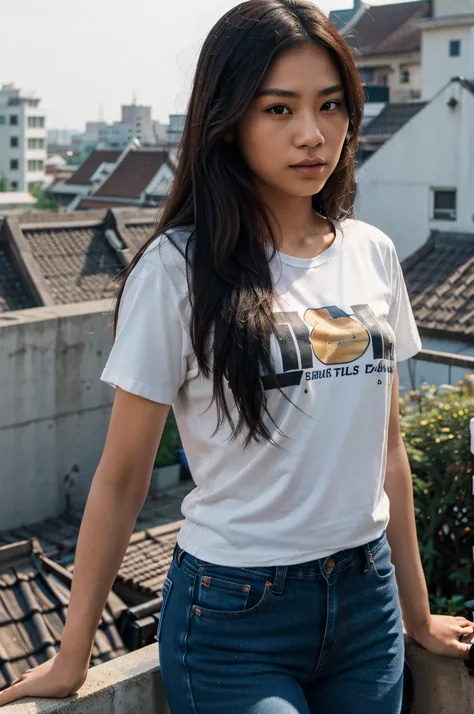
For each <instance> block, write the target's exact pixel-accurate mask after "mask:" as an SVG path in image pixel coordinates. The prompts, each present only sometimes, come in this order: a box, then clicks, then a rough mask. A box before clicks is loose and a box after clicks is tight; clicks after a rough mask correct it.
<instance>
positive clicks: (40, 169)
mask: <svg viewBox="0 0 474 714" xmlns="http://www.w3.org/2000/svg"><path fill="white" fill-rule="evenodd" d="M36 163H37V164H38V171H44V161H37V162H36Z"/></svg>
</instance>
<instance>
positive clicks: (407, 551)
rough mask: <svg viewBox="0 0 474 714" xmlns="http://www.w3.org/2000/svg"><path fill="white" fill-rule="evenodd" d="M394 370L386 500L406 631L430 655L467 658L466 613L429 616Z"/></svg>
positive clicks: (469, 628)
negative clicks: (464, 640) (462, 638)
mask: <svg viewBox="0 0 474 714" xmlns="http://www.w3.org/2000/svg"><path fill="white" fill-rule="evenodd" d="M399 415H400V405H399V381H398V374H397V375H396V377H395V380H394V383H393V386H392V402H391V410H390V424H389V433H388V452H387V471H386V475H385V491H386V492H387V495H388V497H389V499H390V523H389V525H388V528H387V536H388V540H389V543H390V546H391V549H392V561H393V563H394V565H395V568H396V577H397V583H398V589H399V593H400V603H401V606H402V613H403V621H404V624H405V629H406V630H407V632H408V634H409V635H410V636H411V637H413V638H414V639H415V640H417V641H418V642H419V643H420V644H421V645H422V646H423V647H425V648H426V649H427V650H429V651H430V652H432V653H433V654H438V655H444V656H447V657H460V658H462V659H465V658H467V656H468V654H469V649H470V646H469V644H466V643H463V642H460V638H461V637H467V636H469V635H472V634H474V625H473V623H472V622H469V620H466V618H464V617H449V616H444V615H431V614H430V606H429V599H428V589H427V586H426V580H425V576H424V573H423V567H422V564H421V558H420V551H419V548H418V540H417V535H416V523H415V511H414V501H413V482H412V476H411V469H410V463H409V461H408V456H407V452H406V449H405V444H404V442H403V438H402V435H401V430H400V416H399Z"/></svg>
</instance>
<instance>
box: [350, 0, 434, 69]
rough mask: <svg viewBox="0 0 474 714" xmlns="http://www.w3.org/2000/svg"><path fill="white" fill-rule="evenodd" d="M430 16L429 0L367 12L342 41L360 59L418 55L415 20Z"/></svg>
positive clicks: (378, 6) (387, 6)
mask: <svg viewBox="0 0 474 714" xmlns="http://www.w3.org/2000/svg"><path fill="white" fill-rule="evenodd" d="M429 12H430V4H429V2H428V0H416V2H404V3H398V4H394V5H375V6H374V7H370V8H368V9H367V10H366V11H365V13H364V14H363V15H362V16H361V17H360V19H359V20H358V22H356V24H355V25H354V27H353V28H352V29H351V30H350V32H349V33H348V34H347V35H346V36H345V39H346V40H347V42H348V43H349V44H350V46H351V47H352V48H353V49H354V51H355V53H356V55H357V56H359V53H360V54H361V55H362V59H365V58H366V57H367V56H368V55H379V54H392V53H395V54H396V53H405V52H419V51H420V48H421V30H420V28H419V27H418V26H417V20H419V19H420V18H422V17H426V16H427V15H428V14H429Z"/></svg>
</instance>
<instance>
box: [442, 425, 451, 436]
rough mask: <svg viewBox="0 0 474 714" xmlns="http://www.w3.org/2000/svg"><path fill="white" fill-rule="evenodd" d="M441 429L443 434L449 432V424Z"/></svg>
mask: <svg viewBox="0 0 474 714" xmlns="http://www.w3.org/2000/svg"><path fill="white" fill-rule="evenodd" d="M441 431H444V433H445V434H449V432H450V431H451V429H450V428H449V426H445V427H444V428H443V429H441Z"/></svg>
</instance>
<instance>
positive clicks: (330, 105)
mask: <svg viewBox="0 0 474 714" xmlns="http://www.w3.org/2000/svg"><path fill="white" fill-rule="evenodd" d="M340 106H341V102H338V101H337V100H336V99H333V100H332V101H330V102H326V104H324V106H323V109H324V110H325V111H327V112H331V111H334V110H335V109H338V108H339V107H340Z"/></svg>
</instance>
